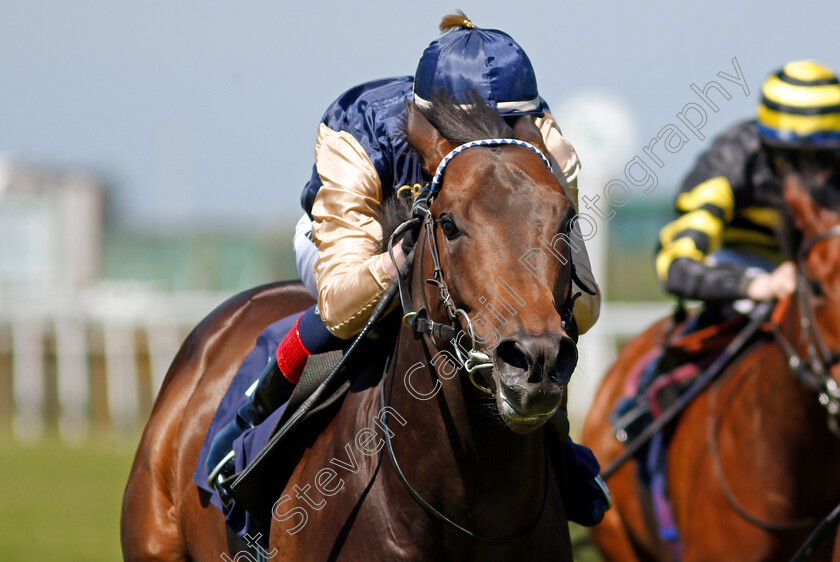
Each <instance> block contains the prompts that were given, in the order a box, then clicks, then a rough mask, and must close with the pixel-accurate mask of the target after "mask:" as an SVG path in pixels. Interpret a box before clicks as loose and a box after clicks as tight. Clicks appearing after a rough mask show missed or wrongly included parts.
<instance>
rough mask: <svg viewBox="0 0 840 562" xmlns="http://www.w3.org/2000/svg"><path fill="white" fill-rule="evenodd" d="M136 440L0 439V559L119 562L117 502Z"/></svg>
mask: <svg viewBox="0 0 840 562" xmlns="http://www.w3.org/2000/svg"><path fill="white" fill-rule="evenodd" d="M136 443H137V441H136V440H126V441H125V442H121V443H109V442H102V441H99V442H91V443H87V444H84V445H80V446H78V447H74V446H68V445H66V444H63V443H61V442H60V441H58V440H57V439H45V440H43V441H42V442H40V443H38V444H37V445H31V446H30V445H22V444H20V443H16V442H14V441H12V440H11V439H9V438H7V437H3V438H0V560H4V561H16V560H62V561H75V560H79V561H86V562H94V561H98V560H107V561H114V560H121V559H122V554H121V552H120V502H121V501H122V493H123V489H124V488H125V483H126V479H127V477H128V471H129V468H130V467H131V461H132V459H133V457H134V448H135V446H136Z"/></svg>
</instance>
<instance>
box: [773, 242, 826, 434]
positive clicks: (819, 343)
mask: <svg viewBox="0 0 840 562" xmlns="http://www.w3.org/2000/svg"><path fill="white" fill-rule="evenodd" d="M837 237H840V225H837V226H834V227H832V228H830V229H828V230H826V231H825V232H822V233H820V234H818V235H816V236H813V237H811V238H808V239H806V240H805V241H803V242H802V245H801V246H800V247H799V250H798V251H797V254H796V268H797V288H796V298H797V301H798V303H799V309H800V310H799V314H800V327H801V329H802V339H803V340H804V342H805V349H806V353H807V357H802V356H801V355H799V354H798V353H797V351H796V348H795V347H794V345H793V344H792V343H791V342H790V341H789V340H788V339H787V338H786V337H785V336H784V335H783V334H782V332H781V329H780V327H779V325H778V323H774V325H773V335H774V336H775V338H776V340H777V341H778V343H779V346H780V347H781V348H782V351H783V352H784V353H785V356H786V357H787V360H788V365H789V366H790V368H791V370H793V372H794V373H795V374H796V377H797V379H799V380H800V381H802V382H803V383H804V384H805V385H806V386H807V387H808V388H810V389H811V390H813V391H814V392H815V393H816V394H817V400H818V401H819V403H820V405H821V406H822V407H823V408H825V410H826V413H827V414H828V427H829V429H830V430H831V432H832V433H834V434H835V435H838V436H840V387H838V385H837V382H836V381H835V380H834V379H833V378H832V377H831V368H832V367H834V365H836V364H837V363H838V362H840V351H832V350H829V349H828V346H827V345H826V343H825V339H824V338H823V336H822V334H821V333H820V331H819V329H817V326H816V321H815V318H814V306H813V300H814V297H815V292H814V286H813V285H812V283H811V281H810V279H809V278H808V275H807V264H806V259H807V258H808V254H809V253H810V251H811V250H812V249H813V248H814V246H816V245H817V244H818V243H820V242H823V241H825V240H827V239H829V238H837Z"/></svg>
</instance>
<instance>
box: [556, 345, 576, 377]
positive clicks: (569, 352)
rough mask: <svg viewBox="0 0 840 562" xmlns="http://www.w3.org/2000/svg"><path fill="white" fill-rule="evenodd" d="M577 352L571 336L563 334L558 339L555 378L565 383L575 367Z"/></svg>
mask: <svg viewBox="0 0 840 562" xmlns="http://www.w3.org/2000/svg"><path fill="white" fill-rule="evenodd" d="M577 360H578V352H577V345H575V342H574V340H572V338H570V337H568V336H565V337H563V338H561V339H560V349H559V351H558V354H557V380H558V382H561V383H564V384H565V383H567V382H569V380H570V379H571V378H572V373H573V372H574V370H575V367H577Z"/></svg>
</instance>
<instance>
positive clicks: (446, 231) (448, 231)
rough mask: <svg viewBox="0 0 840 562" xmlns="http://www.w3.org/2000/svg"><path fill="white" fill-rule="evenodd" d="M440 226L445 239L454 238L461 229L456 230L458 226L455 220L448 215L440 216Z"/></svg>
mask: <svg viewBox="0 0 840 562" xmlns="http://www.w3.org/2000/svg"><path fill="white" fill-rule="evenodd" d="M440 228H441V230H443V235H444V236H446V239H447V240H454V239H455V238H458V236H459V235H460V234H461V231H460V230H458V226H457V225H456V224H455V221H453V220H452V219H451V218H449V217H441V219H440Z"/></svg>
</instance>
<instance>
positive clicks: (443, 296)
mask: <svg viewBox="0 0 840 562" xmlns="http://www.w3.org/2000/svg"><path fill="white" fill-rule="evenodd" d="M500 145H517V146H523V147H525V148H528V149H530V150H532V151H534V152H535V153H536V154H538V155H539V156H540V158H541V159H542V161H543V163H544V164H545V165H546V166H547V167H548V169H549V171H551V162H550V161H549V160H548V158H546V156H545V155H544V154H543V153H542V152H541V151H540V150H539V149H538V148H537V147H535V146H534V145H532V144H530V143H528V142H525V141H521V140H517V139H484V140H478V141H472V142H468V143H465V144H462V145H460V146H458V147H456V148H455V149H454V150H452V151H451V152H449V154H447V155H446V156H445V157H444V158H443V159H442V160H441V162H440V164H439V165H438V167H437V170H436V171H435V175H434V177H433V178H432V181H431V182H430V183H429V184H427V185H425V186H423V187H422V188H421V190H420V192H419V193H418V195H417V196H416V198H415V200H414V203H413V204H412V208H411V218H410V219H409V220H408V221H406V222H404V223H403V224H402V225H400V226H399V227H398V228H397V229H396V230H395V231H394V233H393V234H392V235H391V237H390V238H389V240H388V253H389V254H390V257H391V259H392V260H394V264H395V265H396V260H395V258H394V253H393V244H394V241H395V240H397V239H398V238H399V237H400V236H402V235H403V234H404V233H406V232H407V231H409V230H411V229H420V228H422V229H423V234H424V236H423V239H425V242H426V244H427V246H428V253H429V255H430V256H431V260H432V278H431V279H427V280H426V282H427V283H430V284H432V285H435V286H436V287H437V288H438V293H439V295H440V305H441V306H442V307H443V309H444V311H445V312H446V316H447V318H448V320H449V324H444V323H440V322H435V321H433V320H431V319H430V318H429V312H428V310H429V309H428V303H427V302H425V294H424V306H421V307H420V308H417V309H414V308H413V305H412V299H411V295H410V294H409V292H408V287H407V286H408V282H407V281H408V279H404V278H403V275H402V272H401V273H400V274H398V276H397V278H398V283H399V291H400V300H401V303H402V307H403V324H404V325H405V326H406V327H408V328H411V330H412V333H413V335H414V337H415V339H420V338H421V337H424V336H431V337H432V338H431V343H432V345H433V346H434V347H436V348H437V345H436V343H435V341H434V338H441V339H444V340H448V341H449V342H451V344H452V345H451V347H452V349H453V351H454V359H455V361H456V362H457V363H458V368H459V370H463V371H464V372H466V373H467V375H468V376H469V380H470V382H471V383H472V384H473V385H474V386H475V387H476V388H478V389H479V390H481V391H482V392H484V393H487V394H490V395H492V396H494V397H495V392H494V391H493V390H492V389H491V388H489V386H483V385H482V384H480V383H478V382H477V381H476V380H475V376H474V375H475V373H476V372H482V371H486V370H489V369H492V368H493V360H492V358H491V357H490V356H489V355H488V354H487V353H485V352H484V351H481V350H480V349H479V348H478V343H479V342H478V340H477V338H476V335H475V330H474V328H473V322H472V319H471V318H470V315H469V314H468V313H467V312H466V311H465V310H464V309H462V308H459V307H457V306H456V305H455V303H454V302H453V300H452V295H451V292H450V290H449V286H448V285H447V283H446V280H445V278H444V271H443V267H442V266H441V263H440V251H439V249H438V245H437V239H436V237H435V228H436V225H437V223H436V221H435V220H434V217H433V216H432V212H431V205H432V202H433V201H434V198H435V196H436V195H437V194H438V192H439V191H440V189H441V185H442V181H443V173H444V171H445V169H446V166H447V165H448V164H449V162H450V161H451V160H452V158H454V157H455V156H456V155H457V154H459V153H460V152H462V151H464V150H466V149H468V148H472V147H476V146H500ZM418 241H419V239H418ZM416 250H417V248H416V247H415V248H414V249H413V250H412V251H411V253H410V254H409V258H408V259H409V260H412V259H413V258H414V257H416ZM424 255H425V254H424V253H421V259H422V256H424ZM570 263H571V262H570ZM571 267H572V281H574V282H575V283H576V284H577V285H578V287H580V288H581V289H582V290H584V291H586V292H589V293H592V290H591V289H589V287H587V286H586V285H585V284H584V283H583V282H582V281H581V280H580V278H579V277H578V276H577V274H576V272H575V270H574V264H571ZM397 269H398V270H399V268H397ZM409 270H410V268H409ZM421 271H422V268H421ZM580 295H581V293H580V292H578V293H575V294H574V295H573V294H572V283H571V282H570V283H569V293H568V295H567V299H566V302H565V304H564V309H563V311H562V313H561V317H562V318H563V320H564V322H565V324H564V327H565V326H566V325H568V322H570V321H571V318H572V314H573V312H574V302H575V300H576V299H577V298H578V297H579V296H580ZM460 320H462V321H463V323H464V324H465V325H466V336H467V337H469V339H470V343H471V349H469V350H468V351H465V350H464V349H462V348H461V346H460V345H459V343H458V340H459V339H460V337H459V336H460V334H459V333H458V332H457V329H456V326H458V325H459V321H460ZM462 333H463V332H462ZM449 357H453V355H452V354H449ZM388 370H389V368H388V366H386V371H385V373H386V374H387V373H388ZM482 376H483V375H482ZM380 401H381V406H382V412H383V416H382V423H383V426H384V433H385V443H386V446H387V450H388V455H389V458H390V460H391V464H392V465H393V467H394V469H395V472H396V474H397V477H398V478H399V479H400V481H401V482H402V484H403V486H405V488H406V490H407V491H408V493H409V495H411V497H412V498H413V499H414V500H415V501H416V502H417V503H418V504H419V505H420V506H421V507H422V508H423V509H424V510H425V511H426V512H427V513H429V514H430V515H432V516H433V517H435V518H436V519H438V520H439V521H442V522H444V523H445V524H447V525H449V526H451V527H453V528H455V529H456V530H458V531H459V532H461V533H462V534H465V535H467V536H468V537H470V538H472V539H476V540H479V541H482V542H486V543H491V544H507V543H511V542H514V541H517V540H519V539H521V538H523V537H525V536H527V535H528V534H529V533H530V532H531V531H533V530H534V529H535V528H536V527H537V525H538V524H539V523H540V521H541V520H542V515H543V512H544V511H545V505H546V503H547V498H548V491H549V487H548V486H549V475H550V472H549V465H548V456H547V455H548V452H547V451H546V471H545V475H544V477H545V490H544V492H543V499H542V505H541V507H540V511H539V513H538V514H537V516H536V518H535V519H534V521H533V523H531V524H530V525H529V526H528V527H527V528H526V529H525V530H524V531H522V532H520V533H517V534H516V535H515V536H512V537H506V538H501V539H496V538H488V537H484V536H482V535H479V534H477V533H474V532H472V531H470V530H468V529H466V528H465V527H463V526H461V525H459V524H458V523H456V522H455V521H453V520H452V519H450V518H448V517H447V516H446V515H444V514H442V513H441V512H440V511H438V510H437V509H435V508H434V507H433V506H431V505H430V504H429V503H428V502H426V501H425V500H424V499H423V498H422V496H420V494H419V493H418V492H417V491H416V490H415V489H414V488H413V487H412V486H411V484H410V483H409V482H408V480H407V479H406V477H405V475H404V474H403V472H402V470H401V469H400V466H399V463H398V462H397V459H396V457H395V455H394V450H393V447H392V445H391V437H390V432H389V430H388V426H387V409H386V401H385V382H384V380H383V382H382V384H381V387H380Z"/></svg>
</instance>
